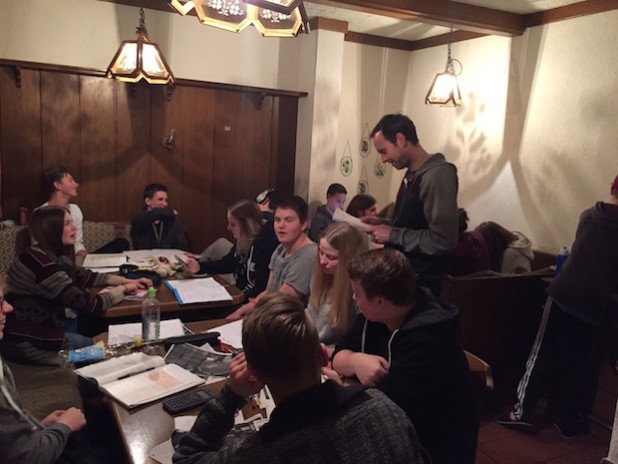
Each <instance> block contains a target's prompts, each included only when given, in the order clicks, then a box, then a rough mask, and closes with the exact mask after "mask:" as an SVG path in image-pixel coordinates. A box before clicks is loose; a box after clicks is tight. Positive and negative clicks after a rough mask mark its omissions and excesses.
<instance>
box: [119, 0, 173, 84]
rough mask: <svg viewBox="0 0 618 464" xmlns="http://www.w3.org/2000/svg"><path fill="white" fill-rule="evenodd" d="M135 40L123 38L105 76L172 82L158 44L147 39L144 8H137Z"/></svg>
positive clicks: (159, 82) (129, 79)
mask: <svg viewBox="0 0 618 464" xmlns="http://www.w3.org/2000/svg"><path fill="white" fill-rule="evenodd" d="M135 32H136V33H137V39H136V40H125V41H124V42H122V44H120V48H119V49H118V51H117V52H116V54H115V55H114V58H113V59H112V62H111V63H110V64H109V66H108V67H107V77H108V78H110V79H111V78H115V79H118V80H119V81H123V82H138V81H139V80H141V79H145V80H146V82H148V83H149V84H167V83H171V82H174V75H173V74H172V70H171V69H170V67H169V66H168V64H167V61H165V58H164V57H163V52H161V49H160V48H159V46H158V45H157V44H156V43H154V42H150V41H149V40H148V32H147V31H146V20H145V18H144V9H143V8H140V9H139V26H138V27H137V29H136V31H135Z"/></svg>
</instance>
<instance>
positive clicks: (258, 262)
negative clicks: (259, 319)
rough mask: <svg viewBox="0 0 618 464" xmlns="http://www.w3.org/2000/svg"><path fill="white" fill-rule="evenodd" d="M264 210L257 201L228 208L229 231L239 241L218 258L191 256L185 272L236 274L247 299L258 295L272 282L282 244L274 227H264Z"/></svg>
mask: <svg viewBox="0 0 618 464" xmlns="http://www.w3.org/2000/svg"><path fill="white" fill-rule="evenodd" d="M263 222H264V221H263V218H262V213H261V212H260V210H259V208H258V206H257V205H256V204H255V202H253V201H250V200H241V201H239V202H236V203H234V204H233V205H232V206H230V207H229V208H228V210H227V230H228V231H229V232H230V233H231V234H232V236H233V237H234V239H235V240H236V243H235V244H234V246H233V247H232V249H231V250H230V252H229V253H228V254H227V255H225V256H224V257H223V258H221V259H219V260H216V261H210V260H207V261H203V262H198V261H196V260H194V259H192V258H191V259H189V260H188V261H186V262H185V271H186V272H188V273H189V274H196V273H200V274H203V273H209V274H229V273H234V278H235V285H236V287H238V288H239V289H240V290H242V292H243V294H244V295H245V301H246V300H248V299H249V298H255V297H256V296H257V295H259V294H260V293H261V292H262V291H263V290H264V289H265V288H266V284H267V282H268V275H269V270H268V263H269V262H270V257H271V255H272V253H273V251H274V250H275V248H277V245H279V242H278V241H277V237H276V236H275V234H274V231H273V230H267V229H266V228H265V227H263V225H262V224H263Z"/></svg>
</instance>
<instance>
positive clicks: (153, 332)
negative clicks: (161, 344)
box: [142, 287, 161, 341]
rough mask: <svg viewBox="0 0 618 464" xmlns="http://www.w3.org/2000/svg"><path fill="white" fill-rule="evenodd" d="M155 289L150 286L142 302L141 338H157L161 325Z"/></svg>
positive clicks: (145, 339) (146, 339)
mask: <svg viewBox="0 0 618 464" xmlns="http://www.w3.org/2000/svg"><path fill="white" fill-rule="evenodd" d="M156 295H157V291H156V290H155V289H154V288H153V287H150V288H149V289H148V296H147V298H146V299H145V300H144V301H143V302H142V339H143V340H144V341H148V340H158V339H159V330H160V326H161V308H160V306H159V300H157V299H156V298H155V296H156Z"/></svg>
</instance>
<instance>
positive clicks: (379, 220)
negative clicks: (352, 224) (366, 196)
mask: <svg viewBox="0 0 618 464" xmlns="http://www.w3.org/2000/svg"><path fill="white" fill-rule="evenodd" d="M359 219H360V220H361V222H364V223H365V224H373V225H374V226H375V225H378V224H382V218H379V217H377V216H362V217H359Z"/></svg>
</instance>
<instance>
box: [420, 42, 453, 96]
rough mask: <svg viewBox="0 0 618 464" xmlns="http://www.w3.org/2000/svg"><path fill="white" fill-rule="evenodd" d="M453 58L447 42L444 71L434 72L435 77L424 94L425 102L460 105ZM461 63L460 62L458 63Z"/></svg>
mask: <svg viewBox="0 0 618 464" xmlns="http://www.w3.org/2000/svg"><path fill="white" fill-rule="evenodd" d="M455 61H457V62H458V63H459V61H458V60H454V59H453V58H451V44H450V43H449V44H448V57H447V59H446V68H445V69H444V72H441V73H438V74H436V77H435V78H434V80H433V83H432V84H431V87H430V88H429V91H428V92H427V95H426V96H425V104H427V105H433V106H446V107H451V108H452V107H456V106H461V92H460V91H459V85H458V84H457V75H456V74H455V67H454V66H453V62H455ZM459 64H460V65H461V63H459Z"/></svg>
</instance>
